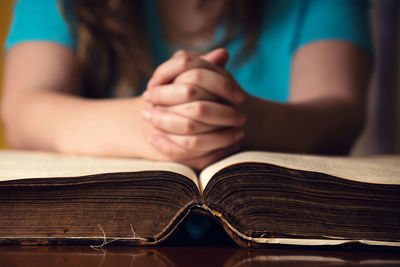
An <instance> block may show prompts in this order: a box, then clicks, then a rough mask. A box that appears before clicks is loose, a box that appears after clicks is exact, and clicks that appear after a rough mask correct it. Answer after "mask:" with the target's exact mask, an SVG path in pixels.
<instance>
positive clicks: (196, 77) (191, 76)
mask: <svg viewBox="0 0 400 267" xmlns="http://www.w3.org/2000/svg"><path fill="white" fill-rule="evenodd" d="M201 78H202V71H201V70H200V69H192V70H191V71H190V72H189V73H188V81H189V82H191V83H195V84H197V83H199V82H200V81H201Z"/></svg>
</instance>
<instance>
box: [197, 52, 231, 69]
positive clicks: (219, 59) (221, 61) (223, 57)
mask: <svg viewBox="0 0 400 267" xmlns="http://www.w3.org/2000/svg"><path fill="white" fill-rule="evenodd" d="M201 58H203V59H205V60H206V61H208V62H211V63H214V64H216V65H218V66H220V67H225V65H226V63H227V62H228V59H229V53H228V50H226V49H225V48H217V49H214V50H212V51H211V52H208V53H207V54H205V55H203V56H201Z"/></svg>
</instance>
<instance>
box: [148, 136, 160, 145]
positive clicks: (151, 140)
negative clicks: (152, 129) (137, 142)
mask: <svg viewBox="0 0 400 267" xmlns="http://www.w3.org/2000/svg"><path fill="white" fill-rule="evenodd" d="M148 140H149V142H150V143H151V144H152V145H153V146H155V147H159V146H160V141H159V140H158V138H157V137H154V136H149V138H148Z"/></svg>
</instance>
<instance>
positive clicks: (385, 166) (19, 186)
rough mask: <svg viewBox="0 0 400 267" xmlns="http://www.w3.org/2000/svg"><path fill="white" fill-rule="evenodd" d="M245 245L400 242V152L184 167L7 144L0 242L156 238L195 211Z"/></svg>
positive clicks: (243, 157) (271, 156) (249, 158)
mask: <svg viewBox="0 0 400 267" xmlns="http://www.w3.org/2000/svg"><path fill="white" fill-rule="evenodd" d="M199 211H200V213H201V214H205V215H208V216H211V217H212V218H215V221H216V222H218V223H220V225H221V226H222V227H223V228H224V229H225V230H226V231H227V233H228V234H229V235H230V236H231V237H232V239H233V240H234V241H235V242H236V243H238V244H239V245H241V246H248V247H262V246H269V245H271V244H283V245H340V244H345V243H353V242H357V243H362V244H367V245H384V246H400V156H370V157H364V158H349V157H324V156H306V155H294V154H280V153H268V152H242V153H239V154H236V155H233V156H231V157H228V158H226V159H223V160H221V161H219V162H217V163H215V164H213V165H211V166H209V167H207V168H206V169H204V170H203V171H202V172H201V173H200V174H199V175H198V176H197V175H196V173H195V172H194V171H193V170H192V169H190V168H188V167H186V166H184V165H180V164H175V163H163V162H151V161H146V160H133V159H108V158H90V157H77V156H65V155H64V156H63V155H57V154H49V153H39V152H23V151H7V150H3V151H0V243H3V244H99V242H100V243H101V242H103V244H108V243H110V242H114V243H119V244H121V243H122V244H129V245H157V244H160V243H162V242H163V241H165V240H167V239H168V238H169V237H170V236H171V235H173V233H174V232H175V231H176V229H178V228H179V226H180V225H181V224H182V222H183V220H184V219H185V218H186V217H187V216H188V214H190V213H191V212H199Z"/></svg>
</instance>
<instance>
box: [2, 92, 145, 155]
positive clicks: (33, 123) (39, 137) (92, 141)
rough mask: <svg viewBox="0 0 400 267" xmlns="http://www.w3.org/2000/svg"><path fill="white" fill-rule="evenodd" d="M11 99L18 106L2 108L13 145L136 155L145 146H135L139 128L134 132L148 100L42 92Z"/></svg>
mask: <svg viewBox="0 0 400 267" xmlns="http://www.w3.org/2000/svg"><path fill="white" fill-rule="evenodd" d="M8 102H11V103H13V104H12V105H9V104H8V105H7V106H5V107H4V108H3V118H4V122H5V129H6V136H7V141H8V143H9V145H10V146H11V147H14V148H19V149H36V150H48V151H57V152H63V153H72V154H87V155H108V156H135V153H134V152H135V151H137V150H138V149H140V147H136V148H137V149H136V150H135V149H132V147H134V145H135V144H133V142H134V141H135V138H134V135H135V134H136V135H140V134H141V133H140V129H139V128H137V129H136V131H135V132H133V131H131V129H132V128H133V127H132V126H133V125H135V120H139V119H140V117H139V116H138V115H136V114H138V113H139V110H140V109H141V108H142V107H141V105H142V104H141V103H143V104H144V102H141V101H139V100H138V99H135V98H131V99H121V100H120V99H118V100H89V99H84V98H80V97H76V96H72V95H67V94H62V93H58V92H52V91H40V92H30V93H27V94H25V95H24V96H21V97H18V100H15V101H8ZM5 103H7V102H5ZM126 110H129V111H130V112H132V113H131V114H132V115H131V116H127V114H124V113H126ZM127 117H130V118H131V120H127V119H126V118H127ZM127 135H129V136H127ZM136 139H137V138H136ZM126 140H130V141H132V142H130V143H127V142H126ZM124 141H125V142H124ZM136 154H139V152H138V153H136Z"/></svg>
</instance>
